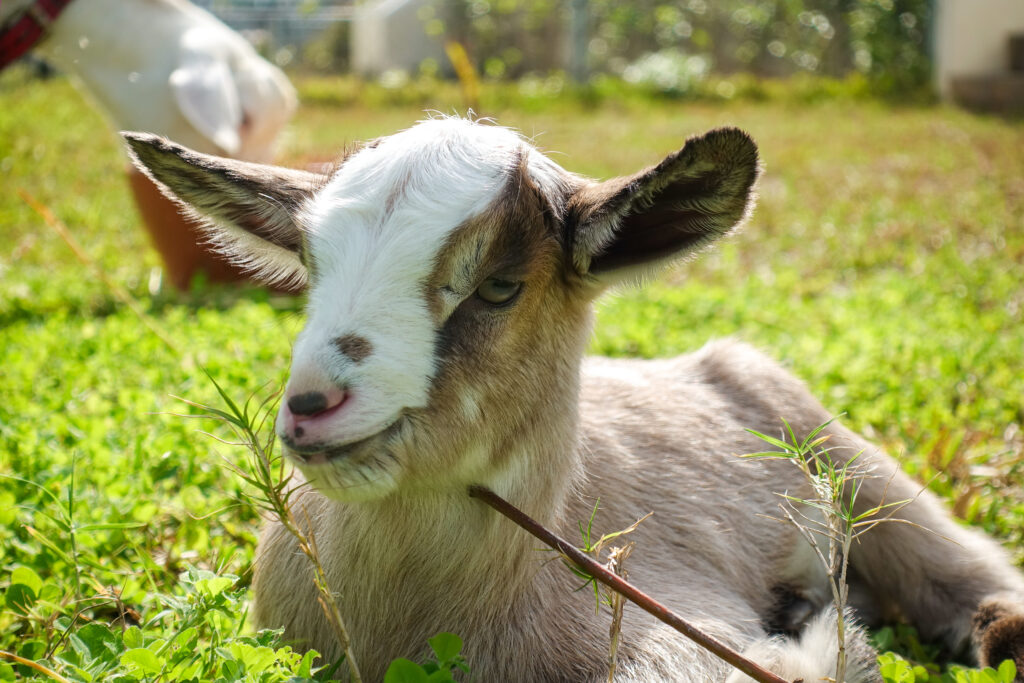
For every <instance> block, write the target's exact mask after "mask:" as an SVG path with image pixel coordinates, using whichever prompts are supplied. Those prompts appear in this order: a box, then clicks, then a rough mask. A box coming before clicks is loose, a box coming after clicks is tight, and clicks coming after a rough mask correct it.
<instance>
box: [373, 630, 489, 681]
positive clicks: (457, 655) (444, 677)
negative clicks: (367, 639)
mask: <svg viewBox="0 0 1024 683" xmlns="http://www.w3.org/2000/svg"><path fill="white" fill-rule="evenodd" d="M427 643H429V645H430V649H431V651H432V652H433V653H434V654H433V657H432V658H431V659H430V660H429V661H427V662H426V663H424V664H417V663H416V662H414V661H412V660H409V659H405V658H404V657H403V658H399V659H396V660H394V661H393V662H391V665H390V666H388V670H387V672H386V673H385V674H384V683H448V682H449V681H455V680H456V678H455V674H456V673H457V672H460V671H461V672H463V673H466V674H468V673H469V665H468V664H467V663H466V660H465V658H464V657H463V656H462V654H461V652H462V645H463V643H462V638H459V637H458V636H457V635H455V634H454V633H438V634H437V635H436V636H434V637H433V638H430V639H429V640H427Z"/></svg>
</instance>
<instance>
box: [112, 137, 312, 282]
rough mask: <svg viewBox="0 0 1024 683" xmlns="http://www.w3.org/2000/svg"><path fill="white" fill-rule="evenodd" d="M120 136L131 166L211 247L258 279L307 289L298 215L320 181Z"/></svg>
mask: <svg viewBox="0 0 1024 683" xmlns="http://www.w3.org/2000/svg"><path fill="white" fill-rule="evenodd" d="M121 135H123V136H124V139H125V140H126V141H127V143H128V147H129V150H130V153H131V157H132V161H133V162H134V163H135V165H136V166H138V167H139V169H140V170H141V171H143V172H144V173H145V174H146V175H148V176H149V177H150V178H152V179H153V181H154V182H156V184H157V185H158V186H159V187H160V189H161V190H162V191H163V192H164V194H166V195H167V196H168V197H170V198H171V199H173V200H174V201H175V202H177V203H178V204H180V205H181V206H182V207H183V209H184V211H185V212H186V213H187V214H189V215H191V216H192V217H194V218H198V219H199V222H200V224H202V225H203V226H204V231H205V234H206V236H207V237H208V239H209V240H210V242H211V243H212V245H213V246H214V248H216V249H217V250H219V251H220V252H222V253H224V254H225V255H227V256H228V257H230V258H231V259H232V260H234V261H235V262H236V263H238V264H239V265H242V266H243V267H246V268H248V269H249V270H251V271H252V273H253V276H254V277H255V278H256V279H258V280H262V281H264V282H268V283H275V284H282V285H291V286H301V285H304V284H305V282H306V277H307V273H306V267H305V266H304V265H303V259H302V249H303V237H302V230H301V228H300V227H299V222H298V220H297V215H298V213H299V211H300V210H301V208H302V206H303V204H304V203H305V202H306V200H307V199H309V198H310V197H311V196H312V195H313V194H314V193H315V192H316V190H317V189H318V188H319V187H321V186H322V185H323V178H322V177H321V176H319V175H317V174H315V173H308V172H305V171H295V170H290V169H286V168H280V167H277V166H265V165H262V164H253V163H249V162H243V161H235V160H234V159H224V158H221V157H215V156H210V155H208V154H201V153H199V152H196V151H193V150H191V149H188V148H187V147H182V146H181V145H177V144H175V143H173V142H171V141H169V140H167V139H165V138H161V137H159V136H156V135H150V134H148V133H129V132H125V133H122V134H121Z"/></svg>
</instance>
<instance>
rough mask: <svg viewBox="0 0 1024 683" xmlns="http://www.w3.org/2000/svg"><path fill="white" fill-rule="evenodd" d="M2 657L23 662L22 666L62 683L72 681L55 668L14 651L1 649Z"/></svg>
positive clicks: (19, 662) (0, 656)
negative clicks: (20, 655)
mask: <svg viewBox="0 0 1024 683" xmlns="http://www.w3.org/2000/svg"><path fill="white" fill-rule="evenodd" d="M0 659H9V660H11V661H12V662H14V663H15V664H21V665H22V666H27V667H28V668H30V669H35V670H36V671H38V672H39V673H41V674H43V675H44V676H46V677H48V678H52V679H53V680H55V681H60V683H71V681H69V680H68V679H66V678H64V677H63V676H61V675H60V674H59V673H57V672H56V671H54V670H53V669H48V668H46V667H45V666H43V665H42V664H40V663H39V662H33V661H32V660H31V659H25V658H24V657H19V656H18V655H16V654H14V653H13V652H8V651H7V650H0Z"/></svg>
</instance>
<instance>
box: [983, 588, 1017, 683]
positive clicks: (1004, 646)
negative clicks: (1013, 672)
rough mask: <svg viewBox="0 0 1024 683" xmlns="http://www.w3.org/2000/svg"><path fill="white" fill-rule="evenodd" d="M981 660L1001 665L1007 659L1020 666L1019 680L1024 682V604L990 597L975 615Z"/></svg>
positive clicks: (985, 664)
mask: <svg viewBox="0 0 1024 683" xmlns="http://www.w3.org/2000/svg"><path fill="white" fill-rule="evenodd" d="M973 630H974V634H973V635H974V641H975V644H976V645H977V648H978V662H979V663H980V664H981V665H982V666H990V667H993V668H997V667H998V666H999V665H1000V664H1002V663H1003V662H1004V661H1006V660H1007V659H1009V660H1012V661H1013V663H1014V664H1016V665H1017V677H1016V678H1015V679H1014V680H1015V682H1016V683H1024V605H1016V604H1014V603H1013V602H1011V603H1009V604H1008V603H1006V602H1004V601H997V600H990V601H987V602H984V603H982V605H981V606H980V607H979V608H978V611H977V612H976V613H975V614H974V622H973Z"/></svg>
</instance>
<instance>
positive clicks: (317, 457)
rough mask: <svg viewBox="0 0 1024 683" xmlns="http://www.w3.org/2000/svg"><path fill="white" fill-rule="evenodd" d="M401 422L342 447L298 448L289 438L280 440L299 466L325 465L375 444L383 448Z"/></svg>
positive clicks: (396, 420) (319, 445)
mask: <svg viewBox="0 0 1024 683" xmlns="http://www.w3.org/2000/svg"><path fill="white" fill-rule="evenodd" d="M400 422H401V421H400V419H399V418H398V417H396V418H395V419H394V421H392V422H390V423H388V424H386V425H385V426H384V428H383V429H381V430H379V431H377V432H374V433H373V434H370V435H369V436H366V437H363V438H362V439H357V440H356V441H349V442H346V443H343V444H340V445H331V444H326V443H320V444H310V445H305V446H298V445H296V444H295V443H294V442H293V441H292V439H291V438H289V437H287V436H281V435H279V437H278V438H280V439H281V442H282V443H283V444H284V446H285V452H286V454H287V455H288V456H289V457H291V458H292V459H293V460H294V461H295V462H296V463H297V464H299V465H325V464H328V463H330V462H332V461H336V460H342V459H345V458H350V457H351V456H353V455H355V454H358V453H361V452H363V451H365V450H367V449H368V448H371V447H372V445H373V444H374V442H378V443H379V444H380V446H383V444H384V441H385V440H386V439H387V438H388V437H390V436H391V435H392V434H394V433H395V432H396V431H398V427H399V425H400ZM379 449H380V448H379V447H378V448H377V449H376V450H379Z"/></svg>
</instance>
